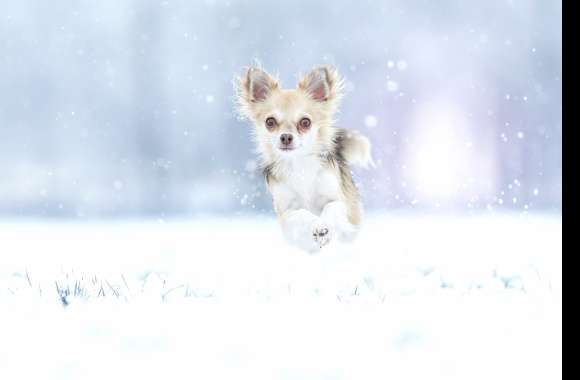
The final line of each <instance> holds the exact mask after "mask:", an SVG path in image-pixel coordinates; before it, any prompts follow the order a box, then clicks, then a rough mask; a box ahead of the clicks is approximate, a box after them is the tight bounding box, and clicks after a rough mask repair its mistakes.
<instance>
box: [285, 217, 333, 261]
mask: <svg viewBox="0 0 580 380" xmlns="http://www.w3.org/2000/svg"><path fill="white" fill-rule="evenodd" d="M280 221H281V224H282V231H283V232H284V236H286V239H288V241H289V242H290V243H291V244H293V245H295V246H297V247H299V248H301V249H304V250H306V251H308V252H316V251H318V250H320V248H322V247H323V246H325V245H326V244H328V242H329V228H328V226H327V225H326V224H325V223H324V221H323V220H322V219H321V218H319V217H317V216H316V215H314V214H313V213H311V212H310V211H308V210H305V209H298V210H288V211H286V212H284V213H283V214H282V216H281V218H280Z"/></svg>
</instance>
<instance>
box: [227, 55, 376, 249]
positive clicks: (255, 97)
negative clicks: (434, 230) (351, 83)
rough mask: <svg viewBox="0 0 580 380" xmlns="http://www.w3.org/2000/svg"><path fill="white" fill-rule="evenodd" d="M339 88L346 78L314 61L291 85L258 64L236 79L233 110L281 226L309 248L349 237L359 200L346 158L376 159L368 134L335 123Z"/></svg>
mask: <svg viewBox="0 0 580 380" xmlns="http://www.w3.org/2000/svg"><path fill="white" fill-rule="evenodd" d="M343 90H344V79H343V78H342V77H341V76H340V74H339V73H338V71H337V70H336V69H335V68H333V67H331V66H319V67H316V68H314V69H313V70H312V71H310V72H309V73H308V74H306V75H304V76H303V77H302V78H301V79H300V81H299V82H298V85H297V87H296V88H294V89H283V88H282V87H281V85H280V82H279V80H278V79H276V78H275V77H273V76H272V75H270V74H268V73H267V72H266V71H265V70H263V69H262V68H260V67H249V68H248V69H247V70H245V74H244V75H241V76H238V77H236V79H235V92H236V94H235V96H236V99H237V102H236V103H237V109H238V113H239V115H240V116H241V118H243V119H246V120H248V121H250V122H251V123H252V124H253V133H252V135H253V137H254V140H255V143H256V147H257V152H258V155H259V158H260V162H261V169H262V172H263V174H264V177H265V180H266V185H267V187H268V190H269V192H270V194H271V196H272V200H273V205H274V210H275V212H276V214H277V216H278V220H279V222H280V224H281V227H282V231H283V234H284V236H285V237H286V239H287V240H288V241H289V243H290V244H292V245H294V246H296V247H298V248H301V249H303V250H305V251H307V252H310V253H315V252H317V251H319V250H320V249H322V248H323V247H324V246H326V245H327V244H329V243H330V242H331V241H334V240H338V241H342V242H352V241H353V240H354V239H355V237H356V236H357V234H358V231H359V228H360V223H361V216H362V205H361V201H360V195H359V191H358V189H357V186H356V185H355V183H354V181H353V178H352V174H351V169H350V166H351V165H359V166H362V167H368V166H369V165H371V166H374V163H373V160H372V156H371V144H370V141H369V140H368V138H366V137H365V136H363V135H362V134H360V133H359V132H356V131H354V130H347V129H341V128H336V127H335V119H334V117H335V115H336V112H337V110H338V106H339V103H340V100H341V98H342V97H343Z"/></svg>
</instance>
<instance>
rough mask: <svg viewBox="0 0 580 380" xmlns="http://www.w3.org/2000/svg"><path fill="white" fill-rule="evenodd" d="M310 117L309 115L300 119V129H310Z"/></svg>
mask: <svg viewBox="0 0 580 380" xmlns="http://www.w3.org/2000/svg"><path fill="white" fill-rule="evenodd" d="M310 124H311V122H310V119H309V118H307V117H303V118H302V119H300V123H298V125H299V126H300V129H308V128H310Z"/></svg>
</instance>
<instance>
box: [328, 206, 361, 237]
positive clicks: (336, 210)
mask: <svg viewBox="0 0 580 380" xmlns="http://www.w3.org/2000/svg"><path fill="white" fill-rule="evenodd" d="M320 219H322V221H323V222H324V224H326V225H327V226H328V228H329V229H330V238H332V239H334V238H337V239H339V240H341V241H352V240H353V239H354V238H355V236H356V233H357V231H358V229H357V227H356V226H354V225H352V224H351V223H350V222H349V221H348V212H347V208H346V204H345V203H344V202H342V201H332V202H329V203H327V204H326V206H324V209H323V210H322V214H321V215H320Z"/></svg>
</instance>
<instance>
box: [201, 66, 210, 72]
mask: <svg viewBox="0 0 580 380" xmlns="http://www.w3.org/2000/svg"><path fill="white" fill-rule="evenodd" d="M201 69H202V70H203V71H207V70H208V69H209V66H208V65H203V66H201Z"/></svg>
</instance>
